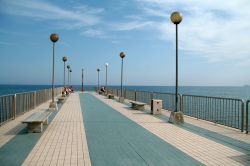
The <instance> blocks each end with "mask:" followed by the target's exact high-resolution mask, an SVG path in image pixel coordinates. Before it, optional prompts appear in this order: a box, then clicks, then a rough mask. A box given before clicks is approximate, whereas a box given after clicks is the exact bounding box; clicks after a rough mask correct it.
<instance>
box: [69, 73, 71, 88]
mask: <svg viewBox="0 0 250 166" xmlns="http://www.w3.org/2000/svg"><path fill="white" fill-rule="evenodd" d="M69 85H70V86H71V72H70V71H69Z"/></svg>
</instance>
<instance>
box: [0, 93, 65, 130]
mask: <svg viewBox="0 0 250 166" xmlns="http://www.w3.org/2000/svg"><path fill="white" fill-rule="evenodd" d="M62 90H63V88H55V89H54V92H55V95H59V94H61V92H62ZM51 95H52V94H51V89H44V90H39V91H34V92H26V93H17V94H13V95H6V96H0V125H2V124H3V123H5V122H7V121H9V120H12V119H15V117H16V116H19V115H21V114H23V113H25V112H27V111H30V110H32V109H34V108H35V107H37V106H38V105H40V104H42V103H44V102H46V101H48V100H50V99H51Z"/></svg>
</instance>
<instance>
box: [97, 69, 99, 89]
mask: <svg viewBox="0 0 250 166" xmlns="http://www.w3.org/2000/svg"><path fill="white" fill-rule="evenodd" d="M97 76H98V86H97V88H98V91H99V71H98V72H97Z"/></svg>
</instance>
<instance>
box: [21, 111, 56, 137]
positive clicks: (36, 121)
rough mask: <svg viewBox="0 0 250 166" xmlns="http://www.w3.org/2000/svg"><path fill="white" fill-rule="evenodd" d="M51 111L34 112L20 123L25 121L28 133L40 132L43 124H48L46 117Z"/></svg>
mask: <svg viewBox="0 0 250 166" xmlns="http://www.w3.org/2000/svg"><path fill="white" fill-rule="evenodd" d="M50 114H51V112H49V111H44V112H41V111H40V112H35V113H33V114H32V115H30V116H29V117H28V118H26V119H25V120H23V121H22V123H27V128H28V132H29V133H31V132H32V133H33V132H42V131H43V124H48V118H49V116H50Z"/></svg>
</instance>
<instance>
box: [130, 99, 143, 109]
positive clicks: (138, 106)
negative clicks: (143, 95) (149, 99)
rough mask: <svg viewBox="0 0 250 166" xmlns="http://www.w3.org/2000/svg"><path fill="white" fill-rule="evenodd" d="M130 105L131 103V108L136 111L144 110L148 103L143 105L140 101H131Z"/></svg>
mask: <svg viewBox="0 0 250 166" xmlns="http://www.w3.org/2000/svg"><path fill="white" fill-rule="evenodd" d="M130 103H131V108H133V109H135V110H143V109H144V106H145V105H146V103H142V102H138V101H130Z"/></svg>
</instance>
